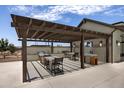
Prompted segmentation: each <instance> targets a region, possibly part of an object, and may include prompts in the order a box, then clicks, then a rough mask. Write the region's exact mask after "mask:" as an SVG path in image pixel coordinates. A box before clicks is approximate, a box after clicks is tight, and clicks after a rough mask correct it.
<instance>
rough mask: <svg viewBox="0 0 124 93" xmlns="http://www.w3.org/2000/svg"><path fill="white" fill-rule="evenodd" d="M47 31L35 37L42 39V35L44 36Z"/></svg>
mask: <svg viewBox="0 0 124 93" xmlns="http://www.w3.org/2000/svg"><path fill="white" fill-rule="evenodd" d="M47 33H48V32H43V33H42V34H41V35H39V36H38V37H37V38H39V39H42V38H43V36H45V35H46V34H47Z"/></svg>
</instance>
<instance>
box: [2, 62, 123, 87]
mask: <svg viewBox="0 0 124 93" xmlns="http://www.w3.org/2000/svg"><path fill="white" fill-rule="evenodd" d="M21 64H22V63H21V62H11V63H10V62H9V63H0V74H1V75H0V87H47V88H50V87H51V88H56V87H57V88H58V87H60V88H61V87H62V88H63V87H77V88H78V87H86V88H89V87H90V88H92V87H93V88H99V87H103V88H105V87H106V88H111V87H124V62H122V63H114V64H109V63H108V64H103V65H99V66H95V67H91V68H87V69H84V70H83V69H81V70H79V71H75V72H72V73H68V74H64V75H59V76H56V77H50V78H47V79H43V80H37V81H33V82H27V83H22V82H21V78H22V76H21V71H22V69H21V68H22V67H21Z"/></svg>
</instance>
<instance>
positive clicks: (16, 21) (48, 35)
mask: <svg viewBox="0 0 124 93" xmlns="http://www.w3.org/2000/svg"><path fill="white" fill-rule="evenodd" d="M11 17H12V22H11V26H12V27H15V29H16V32H17V35H18V38H19V40H21V41H22V61H23V82H26V81H27V41H44V42H65V43H70V44H71V51H72V42H74V41H81V43H80V62H81V68H84V40H88V39H95V38H105V39H106V62H108V61H109V37H110V36H111V35H110V34H105V33H101V32H95V31H91V30H86V29H82V28H79V27H74V26H68V25H64V24H59V23H53V22H49V21H44V20H38V19H33V18H29V17H24V16H18V15H14V14H11ZM51 50H53V43H52V47H51Z"/></svg>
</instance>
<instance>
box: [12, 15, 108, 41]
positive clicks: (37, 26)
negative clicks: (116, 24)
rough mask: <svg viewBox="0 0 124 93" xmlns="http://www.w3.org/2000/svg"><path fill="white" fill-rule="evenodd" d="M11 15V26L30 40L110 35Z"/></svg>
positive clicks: (21, 35)
mask: <svg viewBox="0 0 124 93" xmlns="http://www.w3.org/2000/svg"><path fill="white" fill-rule="evenodd" d="M11 17H12V23H11V26H12V27H15V29H16V32H17V35H18V37H19V39H21V38H23V37H24V36H26V38H27V39H30V40H46V41H47V40H48V41H59V42H73V41H79V40H80V37H81V35H82V34H84V35H85V39H93V38H101V37H103V38H106V37H108V36H109V34H105V33H100V32H95V31H91V30H86V29H83V28H81V29H80V28H79V27H74V26H69V25H64V24H59V23H54V22H49V21H45V20H39V19H34V18H30V17H24V16H19V15H14V14H11Z"/></svg>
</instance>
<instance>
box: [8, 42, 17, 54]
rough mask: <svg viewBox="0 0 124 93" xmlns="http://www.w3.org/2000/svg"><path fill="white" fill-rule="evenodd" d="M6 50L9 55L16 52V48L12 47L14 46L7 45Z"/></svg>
mask: <svg viewBox="0 0 124 93" xmlns="http://www.w3.org/2000/svg"><path fill="white" fill-rule="evenodd" d="M8 49H9V51H10V52H11V53H14V52H15V51H16V50H17V48H16V47H15V46H14V44H9V46H8Z"/></svg>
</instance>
